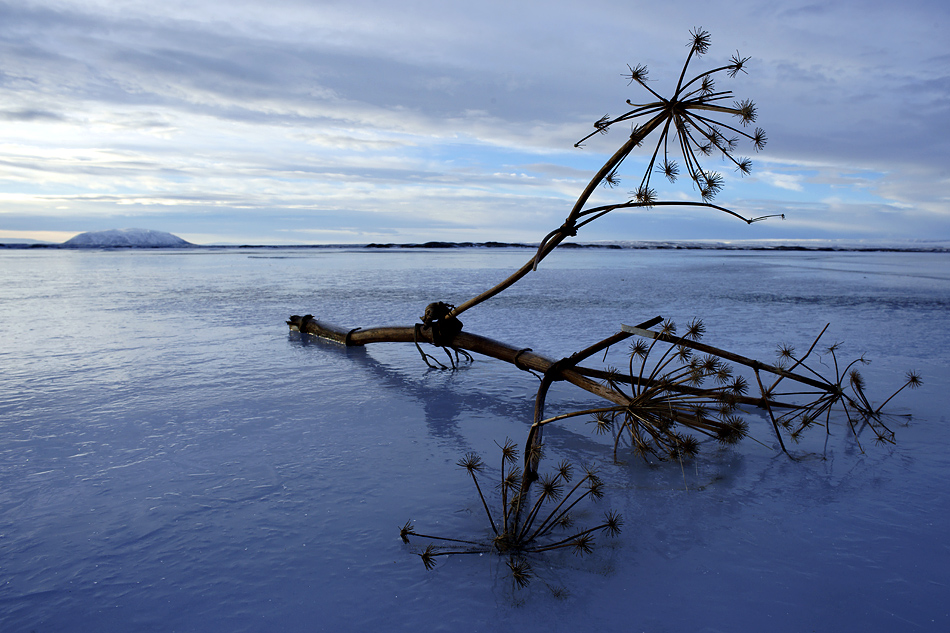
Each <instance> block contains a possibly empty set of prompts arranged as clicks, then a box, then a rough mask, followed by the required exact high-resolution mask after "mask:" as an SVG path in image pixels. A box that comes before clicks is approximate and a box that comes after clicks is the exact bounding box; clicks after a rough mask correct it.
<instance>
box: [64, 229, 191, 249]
mask: <svg viewBox="0 0 950 633" xmlns="http://www.w3.org/2000/svg"><path fill="white" fill-rule="evenodd" d="M63 246H66V247H69V248H117V247H130V246H131V247H145V248H168V247H181V246H191V244H190V243H188V242H186V241H185V240H183V239H181V238H180V237H178V236H177V235H172V234H171V233H165V232H164V231H153V230H151V229H111V230H108V231H89V232H87V233H80V234H79V235H77V236H75V237H73V238H71V239H69V240H67V241H66V242H64V243H63Z"/></svg>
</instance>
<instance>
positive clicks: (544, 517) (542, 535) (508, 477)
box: [399, 439, 623, 587]
mask: <svg viewBox="0 0 950 633" xmlns="http://www.w3.org/2000/svg"><path fill="white" fill-rule="evenodd" d="M500 448H501V454H502V458H501V474H500V480H499V483H498V486H497V488H498V491H499V495H500V512H499V511H496V512H495V513H493V512H492V510H491V509H490V506H489V503H488V499H486V497H485V493H484V491H483V490H482V487H481V484H479V475H480V474H482V472H483V471H484V468H485V465H484V463H483V462H482V460H481V458H480V457H479V456H478V455H477V454H476V453H468V454H466V455H465V457H463V458H462V459H460V460H459V461H458V465H459V466H460V467H461V468H464V469H465V470H466V471H467V472H468V474H469V475H470V476H471V478H472V481H473V482H474V484H475V489H476V490H477V491H478V497H479V499H480V500H481V502H482V507H483V508H484V510H485V515H486V516H487V518H488V523H489V524H490V526H491V531H492V536H491V537H490V540H489V541H487V542H486V541H482V542H479V541H475V540H466V539H456V538H447V537H442V536H433V535H430V534H420V533H419V532H416V531H415V529H414V528H413V527H412V522H411V521H410V522H407V523H406V524H405V525H404V526H403V527H402V529H401V530H400V532H399V534H400V536H401V537H402V540H403V542H405V543H407V544H409V543H410V538H409V537H417V538H423V539H429V540H434V541H439V542H440V543H442V545H435V544H433V543H429V544H428V545H427V546H426V547H425V549H423V550H422V551H421V552H418V554H419V556H420V557H421V558H422V563H423V564H424V565H425V567H426V569H432V568H433V567H435V559H436V557H437V556H449V555H453V554H483V553H489V552H494V553H497V554H501V555H505V556H508V561H507V565H508V567H509V569H510V570H511V575H512V579H513V580H514V582H515V584H516V585H517V586H519V587H524V586H526V585H527V584H528V583H529V582H530V580H531V578H532V569H531V565H530V563H529V562H528V559H527V556H528V555H529V554H539V553H543V552H550V551H554V550H570V551H572V552H573V553H574V554H577V555H579V556H582V555H584V554H589V553H590V552H591V551H592V549H593V546H594V534H595V533H597V532H604V533H606V534H608V535H610V536H616V535H618V534H620V528H621V527H622V525H623V519H622V518H621V516H620V515H619V514H617V513H615V512H612V511H608V512H606V513H605V514H604V521H603V523H601V524H599V525H596V526H594V527H591V528H586V529H580V530H575V529H572V528H573V527H574V519H573V512H574V510H575V508H576V507H577V505H578V504H579V503H581V502H582V501H583V500H584V499H588V498H590V499H600V498H601V497H602V496H603V487H604V484H603V482H602V481H601V479H600V477H598V476H597V473H596V472H594V471H593V470H592V469H590V468H585V469H583V473H582V474H581V476H580V477H577V478H576V479H575V475H574V469H573V467H572V466H571V464H570V463H569V462H567V461H561V462H560V463H559V464H558V466H557V468H556V469H555V470H554V472H553V473H548V474H546V475H542V476H541V477H540V478H539V479H538V481H537V482H536V484H535V486H533V492H531V493H529V492H527V491H525V490H524V486H523V484H524V481H523V473H522V470H521V468H519V467H517V466H516V464H517V461H518V449H517V446H516V445H515V443H514V442H512V441H511V440H510V439H507V440H505V443H504V444H503V445H501V447H500ZM534 450H538V451H540V447H537V448H536V449H534ZM572 482H573V483H572ZM532 497H533V499H532Z"/></svg>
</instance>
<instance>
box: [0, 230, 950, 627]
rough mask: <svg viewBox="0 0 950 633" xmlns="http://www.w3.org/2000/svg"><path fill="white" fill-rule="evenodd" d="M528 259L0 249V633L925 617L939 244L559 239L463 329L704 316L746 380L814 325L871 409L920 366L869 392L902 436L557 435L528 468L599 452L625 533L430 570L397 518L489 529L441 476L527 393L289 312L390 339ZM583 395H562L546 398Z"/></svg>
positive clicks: (941, 516)
mask: <svg viewBox="0 0 950 633" xmlns="http://www.w3.org/2000/svg"><path fill="white" fill-rule="evenodd" d="M528 257H530V253H529V252H528V251H525V250H518V249H492V250H485V249H458V250H439V251H427V250H412V251H406V250H380V251H366V250H361V249H354V250H346V249H319V250H316V249H299V250H293V249H283V250H275V249H194V250H181V251H167V250H154V251H152V250H147V251H129V250H120V251H66V250H36V249H33V250H0V367H2V373H0V631H3V632H4V633H7V632H11V633H12V632H21V631H22V632H24V633H29V632H31V631H35V632H36V633H45V632H53V631H55V632H68V631H98V632H106V631H123V632H125V631H137V632H146V631H163V632H164V631H177V632H196V633H197V632H203V633H204V632H209V631H228V632H236V631H255V632H256V631H261V632H264V631H323V630H326V631H357V630H363V631H365V630H380V631H382V630H385V631H499V630H500V631H546V632H551V631H578V630H620V629H622V630H628V631H650V632H651V633H653V632H659V631H723V632H726V631H728V632H733V631H741V630H765V631H789V632H801V631H842V630H854V631H940V632H944V631H948V630H950V537H948V534H950V531H948V527H947V526H948V523H950V490H948V485H947V481H948V477H950V453H948V448H950V428H948V424H947V412H946V410H947V404H948V395H947V393H948V387H950V380H948V378H950V254H947V253H855V252H785V253H783V252H758V251H643V250H622V251H613V250H584V251H573V250H564V251H557V252H555V253H554V254H553V255H551V256H550V257H549V258H548V259H547V260H545V261H544V263H543V264H542V266H541V268H540V269H539V271H538V272H536V273H533V274H532V275H529V276H528V277H527V278H526V279H524V280H523V281H522V282H520V283H519V284H517V285H516V286H514V287H513V288H511V289H509V290H508V291H507V292H506V293H504V294H502V295H500V296H499V297H496V298H495V299H493V300H490V301H489V302H487V303H485V304H482V305H481V306H478V307H476V308H474V309H473V310H471V311H470V312H467V313H465V315H463V317H462V320H463V321H464V322H465V329H466V330H467V331H470V332H474V333H478V334H483V335H485V336H489V337H492V338H495V339H498V340H500V341H504V342H507V343H510V344H512V345H515V346H517V347H531V348H533V349H534V351H535V352H537V353H541V354H545V355H547V356H550V357H552V358H556V357H560V356H564V355H569V354H570V353H571V352H573V351H577V350H579V349H581V348H583V347H586V346H587V345H589V344H591V343H594V342H596V341H598V340H600V339H602V338H605V337H606V336H609V335H610V334H612V333H614V332H616V331H618V330H619V328H620V324H621V323H627V324H635V323H638V322H641V321H644V320H646V319H648V318H650V317H653V316H656V315H662V316H664V317H667V318H670V319H672V320H674V321H676V322H677V323H680V324H685V323H686V322H687V321H688V320H690V319H691V318H693V317H700V318H702V319H703V320H704V321H705V323H706V328H707V333H706V336H705V338H704V342H708V343H710V344H714V345H717V346H719V347H723V348H726V349H730V350H732V351H735V352H738V353H741V354H745V355H747V356H752V357H756V358H759V359H761V360H764V361H769V362H771V361H773V360H774V358H775V356H774V350H775V349H776V347H777V346H778V344H780V343H787V344H791V345H794V346H795V347H796V348H797V349H799V350H802V351H803V350H805V349H807V347H808V345H809V344H810V343H811V341H812V339H813V338H814V337H815V336H816V335H817V334H818V332H819V331H820V330H821V328H822V327H824V326H825V324H826V323H830V324H831V327H830V328H829V329H828V333H827V334H826V335H825V338H823V339H822V340H823V342H826V344H830V343H832V342H835V341H840V342H842V344H843V347H842V349H843V352H842V354H841V357H844V358H847V359H848V360H850V359H853V358H856V357H857V356H860V355H861V354H867V357H868V358H869V359H870V360H872V363H871V364H870V365H868V366H865V367H863V368H862V372H863V374H864V375H865V377H866V378H867V382H868V384H869V387H868V389H869V392H870V394H871V395H872V399H876V400H878V401H880V400H881V399H883V398H885V397H886V396H888V395H890V393H891V392H893V391H894V390H895V389H896V388H897V387H899V386H900V385H901V384H902V383H903V380H904V375H905V373H906V372H907V371H908V370H917V371H919V372H920V373H921V374H922V376H923V380H924V385H923V387H921V388H920V389H918V390H916V391H910V390H905V391H904V392H902V393H901V394H900V395H899V396H898V397H897V398H895V400H894V401H892V407H891V410H892V412H894V413H900V414H906V413H910V414H912V415H913V418H912V420H911V421H910V423H909V424H907V423H905V421H904V420H903V418H894V419H892V420H891V422H892V426H893V427H894V428H895V430H896V433H897V445H896V446H878V445H876V444H875V443H874V442H873V441H872V438H871V437H870V436H868V437H863V436H862V438H861V440H862V445H863V447H864V449H865V452H864V453H862V452H861V451H860V450H859V449H858V447H857V444H856V443H855V441H854V438H853V437H852V436H851V434H850V432H849V431H848V430H847V426H846V425H845V424H844V423H843V420H842V419H841V417H840V416H839V419H838V420H837V424H836V425H834V426H832V433H831V435H830V437H826V436H825V433H824V430H823V429H820V428H819V429H815V430H813V431H812V434H811V435H810V436H808V437H807V438H806V439H805V441H803V442H802V443H801V444H799V445H797V446H792V451H793V453H794V454H795V455H797V456H798V457H799V459H798V460H795V461H793V460H790V459H789V458H787V457H785V456H784V455H782V454H781V453H780V452H778V451H777V450H775V448H774V446H773V444H774V438H773V436H772V434H771V428H770V426H769V425H768V423H767V422H766V420H765V419H764V418H761V417H756V416H754V415H753V416H749V417H748V419H749V421H750V423H751V433H752V436H753V438H754V439H755V440H759V442H758V443H757V442H756V441H753V440H752V439H747V440H746V441H744V442H743V443H742V444H740V445H739V446H737V447H733V448H729V449H720V448H719V447H718V446H717V445H716V443H715V442H708V443H705V444H704V445H703V447H702V451H701V453H700V455H699V456H698V457H697V458H695V459H694V460H692V461H689V462H687V463H686V464H685V466H684V467H681V466H680V464H678V463H664V464H654V465H646V464H644V463H643V462H642V461H640V460H639V459H638V458H635V457H633V456H632V455H631V454H630V453H629V452H627V453H623V454H621V457H622V458H623V459H624V460H625V463H622V464H615V463H613V461H612V449H611V445H610V443H609V441H607V440H605V439H604V438H603V437H599V436H596V435H594V434H593V433H592V426H591V425H590V424H585V422H584V420H583V419H578V420H575V421H566V422H564V423H563V424H562V425H560V426H558V427H556V428H555V427H549V428H548V430H547V431H546V435H545V441H546V450H547V452H546V458H545V461H544V462H543V463H542V470H544V469H545V465H549V464H554V463H556V462H557V461H559V460H561V459H569V460H571V461H572V462H574V463H575V464H576V465H578V466H579V465H581V464H591V465H594V466H596V467H597V468H598V471H599V473H600V475H601V477H602V478H603V480H604V482H605V484H606V488H605V497H604V499H603V500H602V501H600V502H597V503H595V504H589V505H585V507H586V508H588V509H589V512H590V517H589V521H596V520H597V519H598V518H599V517H600V516H601V513H602V512H603V511H604V510H607V509H613V510H617V511H619V512H620V513H622V514H623V517H624V520H625V523H624V529H623V533H622V534H621V535H620V536H619V537H618V538H616V539H613V540H611V539H607V538H605V537H603V536H598V537H597V547H596V548H595V550H594V552H593V554H591V555H588V556H586V557H583V558H578V557H575V556H572V555H571V554H563V555H552V556H547V557H539V558H537V559H536V560H535V561H534V569H535V572H536V575H537V577H536V579H535V581H534V582H532V583H531V585H529V587H528V588H526V589H517V588H516V587H514V586H513V583H512V581H511V580H510V577H509V575H508V574H507V571H508V570H507V567H506V566H505V565H504V562H503V559H501V558H499V557H497V556H494V555H484V556H480V557H479V556H466V557H441V558H439V559H438V565H437V567H436V568H435V569H434V570H433V571H426V569H425V568H424V567H423V565H422V563H421V562H420V559H419V557H418V556H415V555H413V554H412V548H410V547H407V546H406V545H404V544H403V543H402V541H401V540H400V538H399V528H400V526H402V525H403V524H404V523H405V522H406V521H407V520H410V519H411V520H412V521H413V522H414V525H415V527H416V529H417V530H419V531H421V532H427V533H430V534H438V535H444V536H452V537H460V538H484V537H486V536H487V534H488V532H489V526H488V523H487V521H486V520H485V516H484V512H483V511H482V509H481V505H480V501H479V499H478V496H477V495H476V493H475V489H474V486H472V483H471V480H470V479H469V478H468V476H467V475H466V473H465V472H464V471H463V470H461V469H460V468H458V467H457V466H456V462H457V461H458V459H459V458H461V457H462V456H463V455H464V454H465V453H467V452H469V451H475V452H478V453H479V454H480V455H481V456H482V458H483V459H485V461H486V463H487V464H488V466H489V468H490V470H493V471H494V470H497V465H498V462H499V451H498V448H497V446H496V442H497V443H501V442H503V441H504V440H505V438H506V437H510V438H512V439H513V440H514V441H516V442H517V443H518V444H519V445H520V444H522V443H523V441H524V438H525V436H526V433H527V428H528V424H529V423H530V418H531V411H532V407H533V398H534V393H535V390H536V389H537V384H538V382H537V380H536V379H535V378H534V377H533V376H531V375H529V374H527V373H525V372H520V371H518V370H516V369H514V368H512V367H511V366H509V365H506V364H504V363H501V362H497V361H493V360H489V359H484V358H477V359H476V362H475V363H474V364H472V365H466V366H463V367H462V368H461V369H460V370H459V371H455V372H440V371H433V370H428V369H427V368H426V367H425V366H424V365H423V363H422V361H421V360H420V358H419V355H418V352H417V351H416V350H415V348H414V347H413V346H412V345H411V344H409V345H406V344H380V345H375V346H370V347H368V348H366V349H362V348H349V349H346V348H342V347H340V346H337V345H335V344H330V343H325V342H321V341H318V340H314V339H310V338H309V337H306V336H301V335H299V334H294V333H288V329H287V326H286V325H285V324H284V321H285V320H286V319H287V317H288V316H289V315H291V314H306V313H312V314H314V315H315V316H316V317H317V318H318V319H321V320H326V321H330V322H333V323H337V324H339V325H341V326H344V327H357V326H361V327H369V326H375V325H410V324H412V323H413V322H415V321H416V320H417V319H418V318H419V317H420V315H421V314H422V311H423V309H424V307H425V305H426V304H427V303H429V302H431V301H439V300H443V301H447V302H450V303H461V302H462V301H463V300H465V299H467V298H469V297H471V296H473V295H475V294H477V293H478V292H480V291H482V290H484V289H485V288H487V287H489V286H490V285H493V284H494V283H495V282H496V281H500V280H501V279H502V278H504V277H505V276H506V275H507V273H508V272H509V271H511V270H513V269H515V268H517V267H518V266H520V265H521V264H522V263H523V262H524V261H526V259H527V258H528ZM621 347H623V349H626V344H623V345H622V346H621ZM619 351H622V350H618V353H619ZM618 358H619V356H618ZM825 360H826V361H827V358H826V359H825ZM597 361H599V358H598V359H597ZM620 362H622V361H616V362H614V363H613V364H615V365H619V364H620ZM608 363H611V359H610V358H608ZM589 364H592V365H595V366H596V365H598V362H596V361H593V360H592V362H591V363H589ZM591 404H597V403H596V401H594V400H592V399H591V398H590V397H588V396H587V394H586V393H584V392H581V391H579V390H576V389H573V388H569V387H567V386H560V385H559V386H557V387H556V388H555V389H554V391H553V392H552V395H551V396H550V397H549V399H548V410H549V411H550V412H551V413H552V414H553V413H558V412H563V411H567V410H569V409H570V408H572V407H574V408H580V407H583V406H588V405H591ZM488 474H489V475H490V474H491V473H488ZM486 481H487V480H486ZM487 490H489V491H491V492H492V494H494V491H493V487H492V486H491V485H490V483H489V484H488V485H487ZM579 520H580V521H588V519H586V518H585V517H583V516H581V517H579ZM552 589H553V591H552Z"/></svg>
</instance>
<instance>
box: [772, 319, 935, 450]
mask: <svg viewBox="0 0 950 633" xmlns="http://www.w3.org/2000/svg"><path fill="white" fill-rule="evenodd" d="M822 333H824V330H822ZM819 338H821V335H819ZM817 342H818V339H816V340H815V343H817ZM840 347H841V345H840V343H834V344H832V345H830V346H828V347H827V348H825V353H826V354H828V355H829V356H830V357H831V361H832V362H831V366H833V368H834V376H833V377H832V378H826V377H825V376H823V375H822V374H820V373H819V372H818V371H817V368H816V366H815V365H814V364H813V363H807V362H806V361H807V360H808V358H809V357H810V356H811V355H812V354H813V353H814V349H815V344H812V346H811V348H809V349H808V351H807V352H806V353H805V354H803V355H801V356H797V355H796V354H795V350H794V348H792V347H790V346H788V345H782V346H781V347H779V349H778V356H779V364H780V365H781V366H785V367H787V368H788V369H790V370H794V369H799V368H800V369H803V370H805V371H806V372H808V373H809V374H811V375H813V376H817V377H819V378H820V379H821V380H822V381H823V382H824V383H825V384H826V388H825V389H824V390H823V391H819V390H816V391H813V392H808V393H806V395H810V396H811V398H810V399H809V400H808V401H807V402H806V403H804V404H798V405H791V406H790V405H787V404H785V405H783V406H787V407H789V408H790V410H789V411H787V412H785V413H784V414H782V415H779V416H775V414H774V409H776V408H778V407H777V402H776V401H775V399H776V398H788V397H800V396H801V395H802V393H800V392H780V391H778V387H779V385H780V384H781V383H782V382H783V381H784V377H782V376H779V377H778V378H777V379H776V380H775V382H774V383H773V384H772V385H769V386H768V387H765V388H764V396H765V399H766V401H767V402H769V403H771V404H770V406H769V407H768V411H769V415H770V416H771V417H772V418H773V421H774V423H775V424H776V425H777V426H778V427H781V428H782V429H783V430H785V431H786V432H788V434H789V436H790V437H791V438H792V439H793V440H794V441H796V442H797V441H798V440H799V439H800V437H801V434H802V433H803V432H804V431H805V430H806V429H808V428H809V427H811V426H813V425H816V424H822V425H823V426H824V427H825V429H826V431H827V430H828V429H829V426H830V422H831V413H832V410H833V409H834V408H835V406H836V405H837V406H838V407H839V408H840V409H841V410H842V411H843V412H844V415H845V418H846V419H847V421H848V426H849V427H850V429H851V431H852V434H853V435H854V437H855V441H857V443H858V447H859V448H860V447H861V440H860V435H861V430H862V429H865V428H866V429H869V430H870V431H871V433H873V435H874V439H875V442H877V443H879V444H893V443H894V431H893V430H891V428H890V427H889V426H888V425H887V423H886V422H885V420H886V418H887V417H893V414H887V413H885V411H884V407H885V406H886V405H887V404H888V403H889V402H890V401H891V400H892V399H893V398H894V396H896V395H897V394H899V393H900V392H901V391H903V390H904V389H905V388H907V387H910V388H911V389H916V388H917V387H919V386H920V385H921V384H923V381H922V380H921V378H920V374H918V373H917V372H914V371H909V372H907V374H906V378H905V381H904V384H903V385H901V386H900V387H899V388H898V389H897V391H895V392H894V393H892V394H891V395H890V396H889V397H888V398H887V399H886V400H884V401H883V402H882V403H881V404H879V405H877V406H874V405H873V404H872V403H871V401H870V400H869V399H868V397H867V395H866V394H865V391H864V386H865V385H864V377H863V376H862V375H861V373H860V372H859V371H858V370H857V368H856V366H857V365H859V364H862V365H863V364H867V363H868V362H870V361H868V360H866V359H865V358H864V357H863V356H861V357H859V358H857V359H855V360H853V361H851V362H850V363H848V364H847V365H843V366H842V365H840V364H839V361H838V351H839V349H840ZM862 450H863V449H862Z"/></svg>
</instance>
